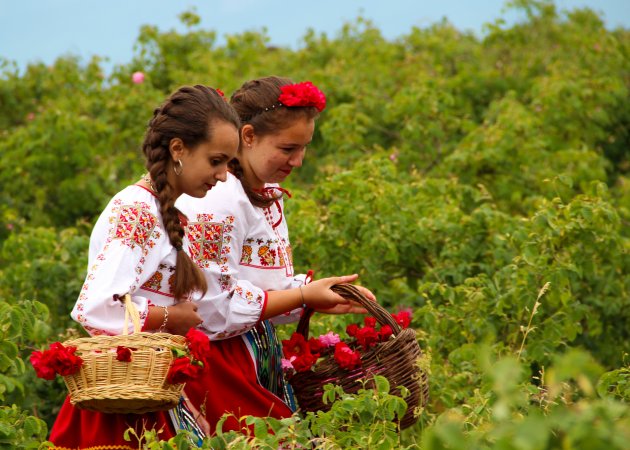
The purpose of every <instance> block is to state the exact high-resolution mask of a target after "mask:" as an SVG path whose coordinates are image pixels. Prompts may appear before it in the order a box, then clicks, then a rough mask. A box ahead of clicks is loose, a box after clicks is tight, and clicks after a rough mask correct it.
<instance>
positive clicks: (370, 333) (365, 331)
mask: <svg viewBox="0 0 630 450" xmlns="http://www.w3.org/2000/svg"><path fill="white" fill-rule="evenodd" d="M355 337H356V338H357V342H358V343H359V344H361V346H362V347H363V348H364V349H365V350H367V349H368V348H370V347H372V346H373V345H376V344H377V343H378V333H377V332H376V330H375V329H374V328H373V327H363V328H359V330H358V331H357V334H356V336H355Z"/></svg>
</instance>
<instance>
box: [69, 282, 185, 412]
mask: <svg viewBox="0 0 630 450" xmlns="http://www.w3.org/2000/svg"><path fill="white" fill-rule="evenodd" d="M124 303H125V327H124V329H123V334H122V335H119V336H94V337H89V338H79V339H72V340H69V341H66V342H64V343H63V345H65V346H74V347H76V348H77V350H76V354H77V355H78V356H80V357H81V358H82V359H83V365H82V366H81V369H80V370H79V371H78V372H77V373H75V374H72V375H67V376H64V377H63V379H64V381H65V383H66V387H67V388H68V392H69V393H70V401H71V403H72V404H73V405H75V406H76V407H78V408H82V409H88V410H92V411H100V412H105V413H127V414H143V413H145V412H150V411H161V410H167V409H171V408H173V407H175V406H176V405H177V403H178V402H179V398H180V395H181V392H182V389H183V388H184V385H183V384H170V383H168V382H167V381H166V375H167V374H168V370H169V368H170V365H171V362H172V361H173V359H174V357H173V353H172V350H173V349H180V350H182V351H187V350H186V338H184V337H183V336H177V335H172V334H168V333H145V332H140V320H139V317H138V311H137V309H136V307H135V306H134V304H133V303H132V301H131V298H130V296H129V295H128V294H127V295H125V297H124ZM130 317H131V320H132V321H133V325H134V333H133V334H127V330H128V323H129V318H130ZM118 346H124V347H127V348H129V349H131V351H132V352H131V361H130V362H124V361H118V360H117V359H116V349H117V347H118Z"/></svg>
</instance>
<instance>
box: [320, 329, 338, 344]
mask: <svg viewBox="0 0 630 450" xmlns="http://www.w3.org/2000/svg"><path fill="white" fill-rule="evenodd" d="M319 342H321V343H322V345H323V346H324V347H332V346H333V345H335V344H336V343H337V342H341V339H339V335H338V334H335V333H333V332H332V331H329V332H328V333H326V334H322V335H321V336H320V337H319Z"/></svg>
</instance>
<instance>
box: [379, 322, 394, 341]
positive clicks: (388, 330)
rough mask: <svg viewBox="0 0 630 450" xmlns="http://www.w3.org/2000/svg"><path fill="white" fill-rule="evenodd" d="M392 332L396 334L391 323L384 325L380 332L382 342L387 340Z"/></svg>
mask: <svg viewBox="0 0 630 450" xmlns="http://www.w3.org/2000/svg"><path fill="white" fill-rule="evenodd" d="M392 334H394V332H393V331H392V327H390V326H389V325H383V326H382V327H381V329H380V331H379V332H378V337H379V339H380V340H381V342H385V341H386V340H388V339H389V337H390V336H391V335H392Z"/></svg>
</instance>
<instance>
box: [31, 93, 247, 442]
mask: <svg viewBox="0 0 630 450" xmlns="http://www.w3.org/2000/svg"><path fill="white" fill-rule="evenodd" d="M239 125H240V121H239V118H238V116H237V114H236V113H235V112H234V110H233V109H232V108H231V107H230V106H229V104H228V103H227V102H226V101H225V100H224V98H223V97H222V95H221V94H220V93H218V92H217V91H216V90H215V89H212V88H209V87H206V86H184V87H182V88H180V89H178V90H177V91H176V92H174V93H173V94H172V95H171V96H170V97H169V98H168V99H167V100H166V101H165V102H164V103H163V104H162V105H161V106H159V107H158V108H156V109H155V111H154V113H153V118H152V119H151V121H150V122H149V126H148V129H147V131H146V135H145V139H144V143H143V146H142V150H143V152H144V155H145V160H146V168H147V170H148V173H147V174H146V175H145V176H144V177H142V179H141V180H139V181H138V182H137V183H135V184H133V185H130V186H127V187H126V188H124V189H123V190H122V191H120V192H119V193H117V194H116V195H115V196H114V197H113V198H112V200H111V201H110V202H109V204H108V205H107V207H106V208H105V210H104V211H103V212H102V214H101V216H100V217H99V218H98V220H97V221H96V224H95V225H94V228H93V231H92V234H91V236H90V248H89V261H88V273H87V277H86V279H85V283H84V284H83V287H82V288H81V293H80V295H79V298H78V300H77V302H76V304H75V306H74V308H73V310H72V317H73V318H74V319H75V320H76V321H77V322H79V323H80V324H81V325H82V326H83V328H84V329H85V330H86V331H87V332H88V333H90V334H91V335H93V336H96V335H119V334H122V332H123V328H124V323H125V319H124V318H125V308H124V306H123V303H122V302H121V301H119V300H120V299H122V298H123V296H124V295H125V294H127V293H128V294H130V297H131V301H132V302H133V304H134V306H135V307H136V309H137V310H138V312H139V314H140V320H141V322H142V325H143V330H144V331H148V332H150V331H162V332H169V333H172V334H180V335H186V334H187V337H188V338H189V339H193V338H194V337H195V334H194V333H191V332H189V330H190V329H191V328H194V327H196V326H197V325H199V324H200V323H201V321H202V318H201V316H200V315H199V314H198V312H197V304H196V303H195V302H194V301H186V300H189V299H193V300H194V299H196V298H198V297H200V296H201V294H202V293H203V292H204V291H205V290H206V287H207V286H206V280H205V277H204V275H203V273H202V272H201V271H200V269H199V267H198V266H197V265H196V264H195V263H194V262H193V261H192V260H191V258H190V257H189V256H188V255H189V251H190V250H189V243H188V241H187V239H186V238H185V236H184V231H183V227H182V223H181V220H182V217H180V214H179V213H178V211H177V209H176V208H175V207H174V204H175V200H176V199H177V197H179V196H180V195H181V194H184V193H185V194H187V195H190V196H193V197H203V196H204V195H205V194H206V192H207V191H208V190H209V189H210V188H212V187H213V186H214V185H215V184H216V183H217V181H224V180H225V179H226V174H227V168H228V161H230V160H231V159H232V158H233V157H234V156H235V155H236V152H237V149H238V145H239V137H238V129H239ZM130 328H131V329H130V330H129V331H130V332H133V325H131V327H130ZM187 332H188V333H187ZM200 334H201V333H200ZM201 337H203V338H204V339H205V341H206V342H208V341H207V339H206V337H205V335H203V334H201ZM62 350H63V346H60V345H53V346H51V349H50V350H48V351H47V352H45V353H42V352H34V354H33V356H32V358H31V361H32V362H33V365H34V366H35V368H36V370H37V369H39V371H38V375H39V376H43V377H45V378H51V377H54V375H55V373H59V374H61V375H64V374H65V373H66V369H67V367H66V366H68V365H69V364H70V365H74V366H76V364H77V362H76V361H73V360H72V357H73V356H74V355H73V349H66V350H65V353H62ZM191 350H192V352H193V353H198V354H203V353H208V351H207V348H206V347H204V342H203V339H201V340H200V339H197V340H194V339H193V340H192V341H191ZM46 357H48V358H53V359H54V360H55V361H59V362H60V363H61V365H59V364H57V366H53V367H51V368H50V369H49V370H48V371H45V372H42V370H45V369H46V367H48V366H47V365H46V364H45V363H46V361H44V360H43V359H45V358H46ZM75 359H76V358H75ZM117 359H118V360H119V361H131V360H132V359H133V349H129V348H125V347H119V348H118V349H117ZM184 359H185V361H184ZM187 361H188V359H187V358H183V359H182V360H181V361H180V362H179V363H178V364H180V365H181V364H183V367H181V368H178V367H175V368H174V369H180V370H174V371H173V373H174V374H175V375H177V376H179V377H182V376H184V375H188V373H187V372H186V371H190V370H191V369H190V367H189V366H188V365H186V364H188V362H187ZM184 363H185V364H184ZM171 368H172V369H173V367H171ZM175 381H177V380H175ZM130 427H131V428H133V429H134V430H135V432H136V434H137V435H138V436H140V435H142V432H143V430H144V429H146V430H151V429H154V430H155V431H156V432H157V433H158V437H159V438H160V439H168V438H170V437H172V436H174V435H175V432H176V427H175V426H173V425H172V424H171V417H170V415H169V412H168V411H159V412H154V413H146V414H107V413H101V412H96V411H88V410H84V409H79V408H76V407H75V406H73V405H72V404H71V403H70V401H69V398H68V399H66V401H65V403H64V404H63V406H62V408H61V411H60V412H59V414H58V416H57V419H56V421H55V423H54V425H53V427H52V430H51V435H50V441H52V442H53V445H54V446H53V448H60V449H106V448H107V449H116V450H121V449H122V450H126V449H129V450H131V449H135V448H138V443H137V442H128V441H125V440H124V433H125V431H126V430H127V429H128V428H130Z"/></svg>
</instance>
